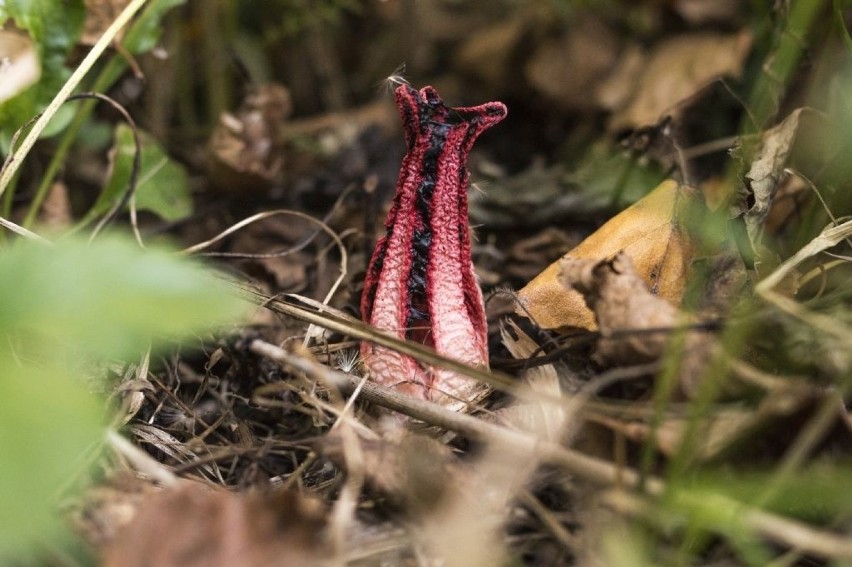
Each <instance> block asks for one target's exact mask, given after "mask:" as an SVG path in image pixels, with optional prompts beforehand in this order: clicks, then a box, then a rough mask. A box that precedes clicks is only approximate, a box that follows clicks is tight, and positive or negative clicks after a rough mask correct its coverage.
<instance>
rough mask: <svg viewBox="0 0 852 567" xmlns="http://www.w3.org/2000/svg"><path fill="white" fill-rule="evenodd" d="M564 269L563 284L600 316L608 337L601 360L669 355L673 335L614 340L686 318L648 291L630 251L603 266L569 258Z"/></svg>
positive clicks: (603, 341) (562, 263) (640, 359)
mask: <svg viewBox="0 0 852 567" xmlns="http://www.w3.org/2000/svg"><path fill="white" fill-rule="evenodd" d="M560 268H561V269H560V271H559V282H560V283H561V284H562V285H563V286H565V287H566V288H573V289H576V290H577V291H579V292H580V293H582V294H583V297H584V298H585V301H586V305H588V306H589V308H590V309H592V311H594V313H595V318H596V319H597V322H598V327H599V328H600V331H601V335H602V338H601V340H600V341H598V351H597V353H596V357H597V358H599V359H603V360H609V361H613V360H621V361H629V362H647V361H650V360H656V359H657V358H659V357H660V356H661V355H662V354H663V352H664V351H665V348H666V344H667V343H668V333H649V334H633V335H629V336H626V337H624V338H622V339H610V338H608V336H609V335H611V334H612V333H613V331H624V330H631V331H632V330H643V329H666V328H672V327H674V326H675V325H677V323H678V319H680V316H679V314H678V310H677V309H676V308H675V307H674V306H673V305H672V304H671V303H669V302H668V301H666V300H665V299H662V298H660V297H658V296H656V295H654V294H652V293H651V292H650V291H649V290H648V288H647V286H646V285H645V281H644V280H643V279H642V278H641V277H639V275H638V274H637V273H636V269H635V268H634V267H633V263H632V262H631V261H630V258H628V257H627V256H626V255H625V253H624V252H619V253H618V254H616V255H615V256H614V257H613V258H611V259H609V260H601V261H597V260H581V259H578V258H570V257H569V258H563V259H562V260H561V261H560Z"/></svg>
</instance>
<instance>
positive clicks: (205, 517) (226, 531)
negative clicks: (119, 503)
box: [103, 482, 325, 567]
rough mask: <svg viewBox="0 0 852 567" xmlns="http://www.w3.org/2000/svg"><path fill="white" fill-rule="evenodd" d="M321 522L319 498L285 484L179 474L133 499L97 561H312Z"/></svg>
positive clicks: (211, 565) (189, 565) (317, 554)
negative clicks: (177, 481) (134, 508)
mask: <svg viewBox="0 0 852 567" xmlns="http://www.w3.org/2000/svg"><path fill="white" fill-rule="evenodd" d="M324 524H325V521H324V515H323V510H322V507H321V505H320V504H319V503H318V502H315V501H313V500H309V499H307V498H305V497H303V496H300V495H298V494H296V493H293V492H277V493H273V494H261V493H255V494H248V495H246V494H234V493H230V492H226V491H224V490H214V489H212V488H210V487H207V486H204V485H201V484H198V483H192V482H186V483H184V484H183V485H182V486H179V487H177V488H174V489H169V490H165V491H163V492H161V493H159V494H156V495H153V496H151V497H149V498H148V499H147V500H146V501H144V502H143V503H142V504H140V505H139V510H138V513H137V514H136V517H135V518H134V520H133V521H132V522H130V523H128V524H127V525H126V526H125V528H124V529H123V530H121V531H120V532H119V533H118V534H117V536H116V538H115V539H114V540H113V541H112V542H111V543H110V545H109V546H108V547H107V548H106V550H105V552H104V560H103V565H105V566H106V567H119V566H120V567H134V566H142V565H182V566H185V567H193V566H195V565H198V566H201V565H203V566H205V567H217V566H220V565H221V566H225V565H228V566H231V565H240V566H244V567H253V566H258V567H260V566H266V565H317V564H319V562H320V561H322V559H323V558H324V555H325V553H324V552H322V550H321V549H320V545H321V543H322V541H321V537H322V533H323V528H324Z"/></svg>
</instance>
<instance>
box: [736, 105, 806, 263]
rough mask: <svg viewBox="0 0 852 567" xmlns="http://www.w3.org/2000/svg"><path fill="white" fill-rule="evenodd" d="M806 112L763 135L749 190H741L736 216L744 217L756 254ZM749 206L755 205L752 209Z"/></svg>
mask: <svg viewBox="0 0 852 567" xmlns="http://www.w3.org/2000/svg"><path fill="white" fill-rule="evenodd" d="M803 110H805V109H804V108H799V109H796V110H794V111H793V112H791V113H790V115H789V116H787V118H785V119H784V121H783V122H781V123H780V124H778V125H777V126H775V127H773V128H770V129H769V130H767V131H766V132H764V133H763V137H762V140H761V146H760V149H759V150H758V151H757V154H756V156H755V159H754V161H753V162H752V164H751V167H750V168H749V170H748V173H746V179H747V180H748V186H745V185H743V186H742V187H741V189H740V193H739V203H738V205H737V209H736V210H735V211H734V212H735V213H739V214H743V215H744V217H745V224H746V229H747V230H748V236H749V239H750V240H751V243H752V246H754V247H755V249H756V250H757V249H758V248H759V246H758V241H759V240H760V235H761V233H762V232H763V223H764V221H765V220H766V216H767V215H768V214H769V210H770V208H771V207H772V202H773V200H774V198H775V193H776V191H777V189H778V187H779V186H780V181H781V176H782V174H783V172H784V166H785V165H786V164H787V158H788V157H789V156H790V150H791V149H792V147H793V142H794V141H795V139H796V132H797V130H798V129H799V119H800V117H801V115H802V111H803ZM748 202H752V203H753V204H751V205H750V206H749V205H748V204H747V203H748Z"/></svg>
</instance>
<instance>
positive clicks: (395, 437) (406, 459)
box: [317, 429, 472, 516]
mask: <svg viewBox="0 0 852 567" xmlns="http://www.w3.org/2000/svg"><path fill="white" fill-rule="evenodd" d="M345 442H346V440H345V438H344V436H343V435H340V434H339V433H338V432H337V431H333V432H331V433H329V434H328V435H326V436H325V437H323V438H322V441H321V442H320V443H319V444H318V445H317V450H318V451H319V452H320V453H321V454H322V455H323V456H324V457H326V458H328V459H329V460H331V461H332V462H333V463H334V464H336V465H338V466H340V467H345V466H346V458H345V455H344V445H343V444H344V443H345ZM359 442H360V455H361V458H362V459H363V461H362V463H363V470H364V473H365V474H366V480H367V482H368V483H369V484H370V486H372V487H373V489H375V490H378V491H380V492H381V493H382V494H384V495H385V496H387V497H388V498H390V499H391V501H393V502H395V503H397V504H399V505H401V506H403V507H405V509H406V510H407V511H409V512H410V513H411V514H412V515H413V516H416V515H417V514H418V513H423V512H427V511H429V510H432V509H434V508H435V507H437V506H438V505H439V504H440V503H441V500H442V499H443V498H444V496H445V493H446V492H447V490H448V488H449V487H450V486H456V487H463V486H467V485H468V484H470V482H472V479H471V478H470V470H469V469H468V468H467V467H466V466H465V465H463V464H462V463H461V462H459V461H458V460H457V459H456V458H455V457H454V456H453V454H452V452H451V451H450V449H449V447H447V446H446V445H443V444H441V443H440V442H439V441H437V440H435V439H432V438H430V437H426V436H425V435H418V434H415V433H411V432H409V431H407V430H404V429H397V430H394V431H392V432H390V433H388V434H386V435H385V436H384V437H382V438H381V439H359Z"/></svg>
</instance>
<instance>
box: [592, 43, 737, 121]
mask: <svg viewBox="0 0 852 567" xmlns="http://www.w3.org/2000/svg"><path fill="white" fill-rule="evenodd" d="M750 48H751V35H750V34H749V33H748V32H745V31H743V32H740V33H736V34H729V35H722V34H715V33H693V34H689V35H683V36H679V37H674V38H672V39H669V40H667V41H664V42H661V43H660V44H658V45H657V46H656V47H655V48H654V50H653V51H652V52H651V53H650V54H649V56H648V60H647V63H646V64H645V66H644V68H643V69H642V70H641V71H638V72H637V68H636V65H635V64H633V65H630V66H626V67H624V68H623V72H625V73H629V75H628V76H625V77H621V76H618V75H614V76H612V77H611V78H610V80H609V82H615V83H616V84H618V83H625V82H627V83H632V84H634V85H635V87H634V88H633V89H629V90H632V91H633V92H635V93H636V94H635V96H633V98H632V100H630V102H629V103H627V104H626V106H624V107H623V108H621V109H620V110H618V111H617V112H615V114H613V116H612V119H611V121H610V128H612V129H613V130H619V129H622V128H635V127H639V126H647V125H649V124H654V123H656V122H657V121H658V120H659V119H660V118H661V117H662V116H664V115H666V114H671V113H673V111H675V109H676V108H677V107H678V106H679V105H680V104H681V103H683V102H684V101H686V100H687V99H689V98H691V97H692V96H694V95H695V94H696V93H697V92H698V91H700V90H701V89H702V88H704V87H705V86H707V85H708V84H710V83H711V82H712V81H714V80H716V79H718V78H719V77H726V76H733V77H736V76H739V75H740V73H741V72H742V67H743V63H744V61H745V58H746V55H748V52H749V50H750ZM603 88H604V91H603V92H610V91H611V90H612V89H613V88H614V87H613V86H611V85H610V86H604V87H603ZM609 98H610V99H612V95H611V93H610V94H609Z"/></svg>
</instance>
